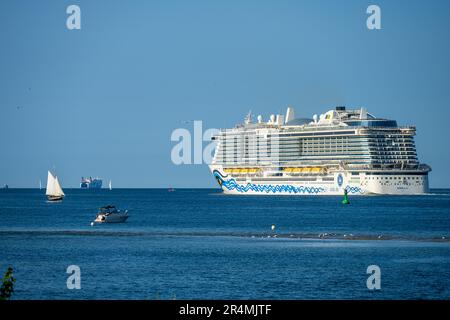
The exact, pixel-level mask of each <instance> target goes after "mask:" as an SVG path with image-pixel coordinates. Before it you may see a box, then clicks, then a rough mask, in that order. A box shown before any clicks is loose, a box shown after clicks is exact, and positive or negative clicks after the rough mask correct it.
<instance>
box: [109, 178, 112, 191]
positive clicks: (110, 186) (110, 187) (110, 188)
mask: <svg viewBox="0 0 450 320" xmlns="http://www.w3.org/2000/svg"><path fill="white" fill-rule="evenodd" d="M109 190H112V184H111V180H109Z"/></svg>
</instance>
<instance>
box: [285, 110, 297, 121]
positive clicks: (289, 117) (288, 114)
mask: <svg viewBox="0 0 450 320" xmlns="http://www.w3.org/2000/svg"><path fill="white" fill-rule="evenodd" d="M294 118H295V113H294V108H293V107H288V108H287V110H286V119H285V121H284V123H288V122H289V121H292V120H294Z"/></svg>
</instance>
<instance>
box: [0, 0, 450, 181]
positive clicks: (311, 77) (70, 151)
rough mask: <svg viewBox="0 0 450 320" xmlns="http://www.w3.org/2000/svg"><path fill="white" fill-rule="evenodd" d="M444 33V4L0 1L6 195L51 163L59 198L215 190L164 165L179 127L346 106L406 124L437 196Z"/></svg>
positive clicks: (447, 153) (448, 157)
mask: <svg viewBox="0 0 450 320" xmlns="http://www.w3.org/2000/svg"><path fill="white" fill-rule="evenodd" d="M70 4H77V5H79V6H80V7H81V15H82V17H81V20H82V22H81V23H82V29H81V30H76V31H69V30H68V29H67V28H66V18H67V14H66V8H67V6H68V5H70ZM369 4H378V5H379V6H380V7H381V12H382V30H379V31H369V30H368V29H367V28H366V18H367V16H368V15H367V14H366V8H367V6H368V5H369ZM449 31H450V1H398V0H396V1H378V0H377V1H356V0H355V1H335V0H329V1H317V0H311V1H300V0H297V1H261V0H254V1H246V0H239V1H171V0H164V1H162V0H161V1H99V0H95V1H92V0H89V1H16V0H14V1H12V0H10V1H1V2H0V184H1V185H3V184H5V183H8V184H9V185H10V186H11V187H36V186H37V185H38V181H39V179H42V181H43V183H45V180H46V173H47V169H49V168H53V166H55V167H56V171H57V173H58V175H59V176H60V179H61V180H62V184H63V187H77V186H78V184H79V179H80V177H81V176H82V175H93V176H94V175H95V176H96V175H98V176H101V177H103V178H104V179H108V180H109V179H112V181H113V185H114V186H116V187H167V186H173V187H212V186H216V183H215V181H214V179H213V178H212V177H211V175H210V173H209V170H208V168H207V166H206V165H191V166H185V165H182V166H175V165H173V164H172V162H171V160H170V151H171V149H172V147H173V146H174V144H175V143H173V142H171V141H170V135H171V132H172V130H174V129H176V128H179V127H186V128H189V127H190V125H189V124H185V123H184V122H183V121H185V120H193V119H196V120H203V121H204V126H205V127H207V128H221V127H231V126H233V125H234V124H235V123H237V122H240V121H241V120H242V118H243V116H244V115H245V114H246V113H247V111H248V110H249V109H250V108H251V109H252V110H253V111H254V112H255V113H257V114H259V113H261V114H264V115H266V116H267V115H268V114H270V113H275V112H278V111H280V110H283V111H284V110H285V108H286V106H287V105H292V106H294V107H296V114H297V115H301V116H311V115H312V114H314V113H321V112H324V111H326V110H328V109H330V108H332V107H334V106H336V105H347V106H349V107H352V106H365V107H367V108H368V110H369V112H371V113H373V114H375V115H377V116H381V117H387V118H392V119H397V120H398V122H399V123H400V124H415V125H416V126H417V129H418V135H417V137H416V144H417V149H418V153H419V160H420V161H421V162H425V163H427V164H429V165H431V166H432V168H433V172H432V173H431V175H430V181H431V186H432V187H450V182H449V181H450V148H449V142H448V140H449V138H450V125H449V118H450V108H449V104H450V81H449V76H450V59H449V49H450V36H449Z"/></svg>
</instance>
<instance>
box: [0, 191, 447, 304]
mask: <svg viewBox="0 0 450 320" xmlns="http://www.w3.org/2000/svg"><path fill="white" fill-rule="evenodd" d="M44 192H45V191H44V190H32V189H9V190H0V272H1V273H2V274H3V273H4V272H5V271H6V268H7V267H8V266H10V265H11V266H13V267H14V270H15V276H16V278H17V282H16V285H15V289H16V291H15V293H14V299H450V242H449V239H450V190H433V191H432V192H433V193H432V194H430V195H426V196H414V197H410V196H403V197H394V196H372V197H352V198H350V200H351V204H350V205H347V206H345V205H342V204H341V202H340V201H341V200H342V199H341V197H309V196H306V197H295V196H293V197H271V196H226V195H223V194H222V193H220V192H219V190H214V189H178V190H176V191H175V192H168V191H167V190H162V189H115V190H112V191H109V190H98V191H95V190H78V189H72V190H71V189H66V190H65V192H66V198H65V199H64V201H62V202H59V203H49V202H47V201H46V199H45V195H44ZM106 204H115V205H116V206H117V207H119V208H121V209H128V210H129V211H130V218H129V219H128V221H127V222H126V223H124V224H116V225H112V224H111V225H97V226H94V227H92V226H90V222H91V221H92V220H93V219H94V218H95V215H96V212H97V209H98V207H100V206H102V205H106ZM272 225H275V230H274V231H272V230H271V226H272ZM69 265H78V266H79V267H80V269H81V289H80V290H76V289H75V290H69V289H67V286H66V280H67V277H68V276H69V275H68V274H67V273H66V269H67V267H68V266H69ZM369 265H378V266H379V267H380V269H381V290H375V291H371V290H368V289H367V286H366V280H367V278H368V276H369V275H368V274H367V273H366V269H367V267H368V266H369Z"/></svg>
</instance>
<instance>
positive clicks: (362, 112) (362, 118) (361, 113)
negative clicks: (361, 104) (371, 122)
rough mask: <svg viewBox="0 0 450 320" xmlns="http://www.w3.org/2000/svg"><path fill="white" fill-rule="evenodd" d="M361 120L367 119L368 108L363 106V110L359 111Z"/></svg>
mask: <svg viewBox="0 0 450 320" xmlns="http://www.w3.org/2000/svg"><path fill="white" fill-rule="evenodd" d="M359 119H360V120H367V110H366V108H361V112H360V113H359Z"/></svg>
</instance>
